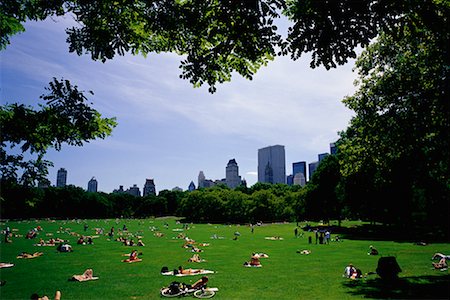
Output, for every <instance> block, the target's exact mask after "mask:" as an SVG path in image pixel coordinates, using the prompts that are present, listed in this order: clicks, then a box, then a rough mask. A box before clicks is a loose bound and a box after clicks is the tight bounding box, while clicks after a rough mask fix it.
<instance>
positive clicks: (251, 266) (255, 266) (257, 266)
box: [244, 264, 262, 268]
mask: <svg viewBox="0 0 450 300" xmlns="http://www.w3.org/2000/svg"><path fill="white" fill-rule="evenodd" d="M244 267H246V268H261V267H262V265H251V264H244Z"/></svg>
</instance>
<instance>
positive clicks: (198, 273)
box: [161, 270, 214, 277]
mask: <svg viewBox="0 0 450 300" xmlns="http://www.w3.org/2000/svg"><path fill="white" fill-rule="evenodd" d="M213 273H214V271H211V270H200V272H197V273H189V274H180V273H178V274H175V276H178V277H183V276H193V275H204V274H213ZM161 274H162V275H166V276H170V275H172V276H173V275H174V273H173V271H169V272H161Z"/></svg>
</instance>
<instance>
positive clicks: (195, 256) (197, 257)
mask: <svg viewBox="0 0 450 300" xmlns="http://www.w3.org/2000/svg"><path fill="white" fill-rule="evenodd" d="M202 261H206V260H204V259H201V258H200V256H199V255H198V254H194V255H192V257H191V258H189V259H188V262H197V263H199V262H202Z"/></svg>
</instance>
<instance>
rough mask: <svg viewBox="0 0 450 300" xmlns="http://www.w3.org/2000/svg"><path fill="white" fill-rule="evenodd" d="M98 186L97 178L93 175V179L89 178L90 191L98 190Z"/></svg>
mask: <svg viewBox="0 0 450 300" xmlns="http://www.w3.org/2000/svg"><path fill="white" fill-rule="evenodd" d="M97 186H98V182H97V179H95V177H92V178H91V180H89V182H88V188H87V190H88V192H94V193H96V192H97Z"/></svg>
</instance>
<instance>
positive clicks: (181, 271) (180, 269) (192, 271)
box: [177, 266, 203, 274]
mask: <svg viewBox="0 0 450 300" xmlns="http://www.w3.org/2000/svg"><path fill="white" fill-rule="evenodd" d="M177 271H178V274H198V273H202V272H203V269H184V268H183V267H182V266H179V267H178V270H177Z"/></svg>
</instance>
